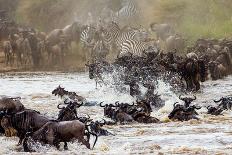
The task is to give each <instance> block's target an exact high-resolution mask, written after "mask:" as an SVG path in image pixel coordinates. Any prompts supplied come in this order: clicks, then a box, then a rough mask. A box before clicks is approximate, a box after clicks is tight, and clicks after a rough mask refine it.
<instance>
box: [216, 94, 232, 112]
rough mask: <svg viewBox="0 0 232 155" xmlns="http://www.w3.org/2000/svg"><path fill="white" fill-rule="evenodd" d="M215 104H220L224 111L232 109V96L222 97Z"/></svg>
mask: <svg viewBox="0 0 232 155" xmlns="http://www.w3.org/2000/svg"><path fill="white" fill-rule="evenodd" d="M214 102H215V103H219V105H218V107H219V108H221V109H223V110H231V109H232V96H226V97H222V98H221V99H219V100H214Z"/></svg>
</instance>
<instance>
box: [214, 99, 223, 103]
mask: <svg viewBox="0 0 232 155" xmlns="http://www.w3.org/2000/svg"><path fill="white" fill-rule="evenodd" d="M213 101H214V102H215V103H218V102H221V101H222V98H221V99H220V100H218V101H217V100H213Z"/></svg>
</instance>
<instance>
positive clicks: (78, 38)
mask: <svg viewBox="0 0 232 155" xmlns="http://www.w3.org/2000/svg"><path fill="white" fill-rule="evenodd" d="M0 22H1V23H0V39H1V40H3V49H4V53H5V62H6V64H7V65H17V66H18V67H20V66H23V67H28V66H34V67H35V68H40V67H44V65H45V66H52V65H54V66H55V65H63V64H64V60H65V59H64V58H65V57H66V56H67V54H70V52H69V51H71V48H72V45H71V44H72V42H76V43H77V44H79V43H80V44H81V45H82V48H83V51H84V52H85V54H86V62H87V61H88V60H89V61H88V63H86V66H87V67H88V69H89V78H90V79H94V80H95V81H96V86H97V84H100V85H108V84H109V83H107V80H106V78H105V76H108V77H109V76H110V77H111V78H112V79H113V81H111V83H110V84H109V85H113V86H114V87H115V88H116V89H117V91H120V92H123V93H126V92H129V94H130V95H131V96H132V97H134V98H135V102H132V103H127V102H126V101H125V102H123V103H120V102H115V103H104V102H101V103H95V102H94V103H92V102H88V101H87V100H86V99H85V98H84V97H82V96H80V95H78V94H77V93H75V92H69V91H67V90H65V89H64V88H62V87H60V86H59V87H57V88H56V89H54V90H53V91H52V94H53V95H55V96H59V97H61V98H64V101H63V103H61V104H59V105H57V108H58V109H59V110H60V111H59V113H58V114H57V118H56V119H51V118H49V117H47V116H46V115H43V114H41V113H40V112H38V111H35V110H33V109H27V108H26V107H25V106H24V105H23V104H22V102H21V101H20V97H18V98H14V97H3V98H2V99H0V120H1V128H0V131H1V133H5V135H6V136H15V135H17V136H18V137H19V145H21V144H22V145H23V148H24V150H25V151H33V149H32V145H33V144H34V143H33V141H36V142H40V143H43V144H49V145H53V146H55V147H57V148H59V147H60V143H61V142H64V149H65V150H67V149H68V146H67V142H70V141H72V140H74V139H76V140H78V141H79V142H80V143H82V144H83V145H85V146H86V147H87V148H89V149H90V148H91V146H90V137H91V135H92V136H94V137H96V138H95V140H94V144H93V147H94V146H95V144H96V142H97V139H98V137H99V136H114V135H115V134H116V133H111V132H109V131H107V130H106V129H104V128H103V126H104V125H108V126H109V125H117V124H118V123H119V124H122V125H123V124H126V123H162V121H160V120H159V119H158V118H156V117H153V116H151V112H152V111H153V110H154V109H156V110H157V109H160V108H162V107H163V106H164V105H165V101H164V100H162V98H161V96H160V95H159V94H158V92H157V93H155V91H156V87H157V83H158V82H159V80H163V81H165V83H169V84H170V85H171V86H172V88H173V90H174V91H175V92H176V93H178V94H182V93H185V92H186V91H188V92H192V91H199V90H200V86H201V85H200V84H201V82H205V81H206V80H209V79H212V80H218V79H222V78H224V77H225V76H227V75H230V74H231V73H232V57H231V56H232V40H230V39H198V40H197V41H196V42H195V45H194V46H192V47H187V48H186V51H187V54H186V55H183V54H182V55H180V54H178V53H180V52H183V50H184V39H183V38H182V37H181V36H180V35H176V34H175V32H174V30H173V29H172V28H171V26H170V25H168V24H156V23H152V24H151V25H150V31H151V32H155V33H156V37H157V40H156V39H153V38H152V37H150V35H149V30H147V29H145V28H143V27H139V28H134V27H130V26H125V27H120V26H119V24H118V23H117V22H115V21H110V22H105V21H102V20H100V21H98V22H97V23H95V25H83V24H80V23H78V22H73V23H72V24H70V25H67V26H66V27H64V28H62V29H55V30H52V31H51V32H49V33H48V34H46V33H44V32H40V31H38V30H36V29H33V28H30V27H26V26H22V25H19V24H16V23H15V22H10V21H7V20H0ZM160 42H164V44H165V45H166V49H165V51H164V50H161V47H160V45H159V43H160ZM109 53H116V55H117V58H116V59H115V60H114V61H113V62H108V61H107V59H106V57H107V55H108V54H109ZM89 58H90V59H89ZM142 88H145V89H146V92H145V93H144V92H142ZM127 90H129V91H127ZM179 99H180V100H182V101H183V102H184V104H183V105H182V104H179V103H174V104H173V110H172V111H171V112H170V114H169V115H168V118H169V119H170V120H177V121H188V120H191V119H199V118H198V117H197V115H198V113H197V110H199V109H201V108H202V107H201V106H199V105H200V104H198V105H195V104H193V103H192V102H193V101H194V100H196V96H193V97H183V96H181V95H180V96H179ZM214 102H215V103H219V104H218V105H217V106H216V107H213V106H208V107H205V108H207V110H208V112H207V113H208V114H211V115H220V114H222V112H223V111H224V110H231V107H232V97H231V96H225V97H222V98H221V99H219V100H215V101H214ZM96 105H99V106H100V107H102V108H103V111H104V117H106V118H107V119H110V121H108V120H106V119H102V120H101V121H94V120H93V119H91V117H90V116H88V115H87V116H80V115H79V114H78V113H77V108H81V107H82V106H96ZM93 147H92V148H93Z"/></svg>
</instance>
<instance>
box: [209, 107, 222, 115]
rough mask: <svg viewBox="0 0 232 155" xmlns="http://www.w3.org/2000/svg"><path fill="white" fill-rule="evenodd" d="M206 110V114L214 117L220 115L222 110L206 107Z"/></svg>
mask: <svg viewBox="0 0 232 155" xmlns="http://www.w3.org/2000/svg"><path fill="white" fill-rule="evenodd" d="M207 109H208V111H207V114H211V115H216V116H217V115H220V114H221V113H222V112H223V109H222V108H220V107H213V106H208V107H207Z"/></svg>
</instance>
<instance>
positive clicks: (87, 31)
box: [80, 26, 95, 46]
mask: <svg viewBox="0 0 232 155" xmlns="http://www.w3.org/2000/svg"><path fill="white" fill-rule="evenodd" d="M94 34H95V28H93V27H90V26H87V27H85V28H84V30H83V31H82V32H81V36H80V41H81V43H82V44H84V46H89V45H90V44H91V41H92V40H93V39H94Z"/></svg>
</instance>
